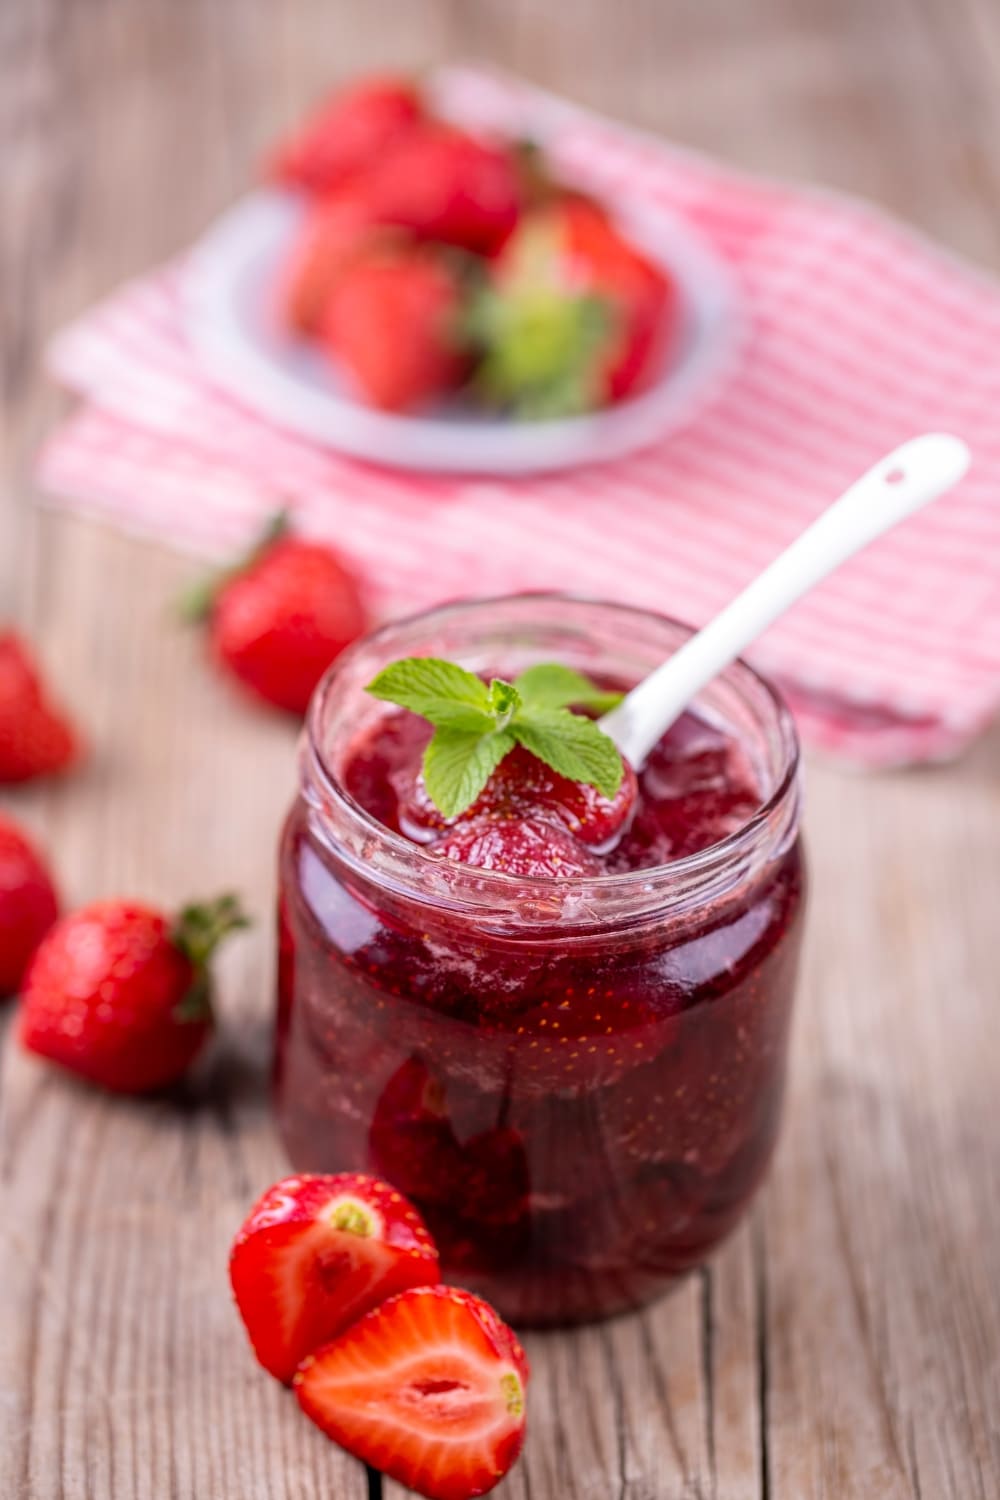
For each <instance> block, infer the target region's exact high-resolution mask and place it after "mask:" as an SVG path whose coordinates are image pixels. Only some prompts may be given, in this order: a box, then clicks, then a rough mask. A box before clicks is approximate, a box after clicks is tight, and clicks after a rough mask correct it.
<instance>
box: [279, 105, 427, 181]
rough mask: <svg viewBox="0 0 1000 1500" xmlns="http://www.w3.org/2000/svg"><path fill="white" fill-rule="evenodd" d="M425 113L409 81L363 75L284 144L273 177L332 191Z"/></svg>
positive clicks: (370, 161) (406, 131) (364, 168)
mask: <svg viewBox="0 0 1000 1500" xmlns="http://www.w3.org/2000/svg"><path fill="white" fill-rule="evenodd" d="M422 113H423V104H422V102H421V99H420V95H419V93H418V92H417V90H416V88H415V87H414V85H413V84H412V83H410V82H409V81H408V80H407V79H405V78H391V77H381V78H380V77H375V78H364V79H361V80H360V81H359V82H357V83H355V84H353V85H352V86H351V87H350V88H347V89H343V90H342V91H340V92H338V93H336V94H335V95H333V97H332V98H330V99H328V100H326V102H325V103H324V104H322V105H321V106H320V108H319V109H318V110H317V111H316V112H315V114H314V115H312V116H311V118H310V119H309V120H307V121H306V123H305V125H304V126H303V127H302V129H301V130H299V131H298V132H296V134H294V135H293V136H292V137H291V138H290V139H289V140H288V141H286V142H285V143H284V144H283V145H282V146H280V147H279V148H278V150H277V152H276V153H275V155H274V157H273V159H272V161H271V162H270V163H269V165H268V168H267V175H268V176H269V177H270V178H271V179H272V180H273V181H276V182H281V183H284V184H286V185H287V186H289V187H299V188H305V189H306V191H307V192H311V193H328V192H330V191H331V190H333V189H335V188H338V187H340V186H341V185H342V184H343V183H344V182H346V181H347V179H348V178H350V177H352V176H353V175H354V174H355V173H358V172H362V171H365V170H367V169H368V168H369V167H370V166H371V165H372V164H373V163H375V162H377V161H378V160H379V159H380V158H381V156H382V155H383V153H384V152H385V151H386V149H387V147H389V146H390V144H391V143H392V142H394V141H397V140H399V139H400V138H401V137H403V136H405V135H406V134H407V133H408V132H409V131H410V130H412V129H413V128H414V126H415V125H416V123H417V122H418V121H419V120H420V118H421V116H422Z"/></svg>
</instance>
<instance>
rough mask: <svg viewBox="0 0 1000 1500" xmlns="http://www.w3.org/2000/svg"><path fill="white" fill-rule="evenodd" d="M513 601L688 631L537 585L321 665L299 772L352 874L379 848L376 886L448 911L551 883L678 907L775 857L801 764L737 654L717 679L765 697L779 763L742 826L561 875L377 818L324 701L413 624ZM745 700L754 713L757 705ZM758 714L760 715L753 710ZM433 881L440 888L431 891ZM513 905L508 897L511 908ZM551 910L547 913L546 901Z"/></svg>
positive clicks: (760, 681)
mask: <svg viewBox="0 0 1000 1500" xmlns="http://www.w3.org/2000/svg"><path fill="white" fill-rule="evenodd" d="M513 605H518V606H525V607H527V608H530V607H531V606H532V605H538V606H552V605H565V606H566V607H567V608H569V609H592V610H601V611H607V612H611V613H612V614H614V615H617V616H618V617H622V616H624V617H631V618H634V619H636V620H639V619H642V620H645V621H646V622H647V623H651V624H654V625H657V626H659V625H662V626H664V627H666V628H667V629H668V630H673V631H677V632H680V633H682V634H683V635H685V636H689V635H692V634H694V629H693V627H691V626H690V625H687V624H685V623H684V622H683V621H680V620H676V619H674V618H672V617H671V616H669V615H666V614H662V613H660V612H659V611H656V610H649V609H645V608H642V607H641V606H638V605H631V604H623V603H619V602H617V601H614V600H606V599H600V598H596V597H592V596H588V595H585V594H577V593H572V592H561V591H549V590H539V591H530V592H524V593H514V594H504V595H495V596H490V597H480V598H465V599H458V600H454V601H449V602H448V603H446V604H441V605H437V606H435V607H433V608H431V609H426V610H419V611H416V612H414V613H412V614H410V615H407V616H403V617H400V618H397V619H393V620H392V621H390V622H388V623H386V624H384V625H381V626H379V627H378V628H377V629H376V630H373V631H370V632H369V633H368V634H366V635H365V636H363V637H362V638H361V639H359V640H358V641H356V642H354V643H353V645H351V646H350V647H348V648H347V650H345V651H344V652H342V653H341V655H340V656H339V657H338V658H337V660H336V661H335V662H334V663H333V664H332V665H331V667H330V668H329V669H328V670H327V672H326V673H325V675H324V677H323V678H322V680H321V682H320V683H319V685H318V687H317V688H316V691H315V693H314V694H313V697H312V701H311V702H310V705H309V709H308V712H307V716H306V721H305V729H304V738H303V747H302V755H303V769H302V777H303V785H304V787H305V788H306V789H308V787H309V786H310V784H313V786H314V790H315V791H316V793H317V796H315V797H314V798H313V799H312V800H313V803H314V805H315V804H316V803H317V802H318V803H319V804H320V806H321V808H322V810H323V812H324V813H325V814H326V816H327V820H328V821H330V822H331V823H333V824H334V825H335V830H334V831H335V845H336V850H337V853H338V854H340V855H342V856H344V855H346V856H348V858H349V859H350V856H351V855H352V854H353V855H354V858H353V859H350V862H351V863H355V864H356V865H357V867H358V869H359V873H362V874H366V875H367V877H368V878H369V879H371V878H373V868H372V863H373V856H374V855H375V854H376V852H377V853H378V855H379V856H380V860H379V862H380V865H381V866H382V868H381V869H380V870H379V872H378V876H377V878H378V881H379V883H380V884H383V883H387V884H388V885H389V886H391V887H393V888H395V889H396V890H397V891H398V893H399V894H401V895H410V896H413V897H416V898H417V899H419V900H421V901H426V900H430V901H431V902H432V904H442V905H447V906H449V907H453V908H454V907H463V906H464V907H468V909H469V910H476V909H478V910H480V911H481V910H482V909H483V908H484V907H494V908H496V907H500V908H503V909H504V910H506V911H507V912H508V913H510V912H511V908H512V898H514V897H515V895H516V893H520V897H521V902H522V903H523V901H524V897H525V895H527V896H528V900H529V903H532V902H537V903H538V904H539V905H540V906H541V907H545V905H546V898H551V896H552V894H553V892H554V891H556V890H558V891H559V892H560V893H570V894H571V895H575V896H577V897H578V903H582V904H584V905H586V906H587V907H591V906H593V905H594V904H595V903H599V904H600V905H601V907H602V908H603V907H604V905H605V903H610V905H612V906H614V907H622V908H628V907H629V905H630V904H631V903H632V902H633V901H635V900H637V899H640V898H641V896H642V895H643V894H644V893H651V892H652V891H653V890H654V889H655V890H656V891H658V892H659V893H660V897H661V902H662V900H663V897H664V896H665V895H668V894H669V895H670V896H672V897H674V898H675V899H670V900H669V905H670V907H671V909H675V908H677V909H683V907H684V906H685V905H686V904H687V903H686V902H685V901H684V900H683V895H684V893H685V892H687V893H690V894H692V895H695V896H696V898H697V899H698V900H699V901H702V900H704V899H705V896H706V894H708V895H711V894H712V888H713V887H714V886H715V885H716V884H717V883H718V881H719V880H725V877H726V875H727V874H728V875H729V876H730V877H731V875H732V872H733V870H734V869H737V870H739V869H743V870H752V869H754V868H756V867H757V866H759V865H760V864H761V863H765V862H767V859H769V858H771V857H773V852H774V849H775V847H776V846H777V845H779V844H780V843H781V834H782V832H784V833H786V834H787V833H788V831H789V830H791V832H792V834H794V831H795V829H796V828H797V823H798V781H799V761H800V754H799V740H798V734H797V732H796V729H795V723H794V720H793V718H792V715H791V712H790V710H789V709H788V707H787V705H786V704H785V701H784V699H783V698H782V696H781V694H780V693H779V692H778V690H777V688H776V687H775V686H774V685H773V684H772V683H771V682H769V681H768V679H767V678H766V677H764V676H763V675H762V674H761V673H759V672H758V671H757V670H756V669H755V668H754V667H752V666H751V665H750V664H749V663H748V662H746V661H745V660H744V659H743V658H742V657H738V658H737V659H736V661H734V662H733V663H732V664H731V665H730V666H729V667H727V668H725V670H724V671H723V672H722V673H720V674H719V679H718V680H720V681H722V680H727V681H728V682H729V684H730V685H731V686H735V687H736V688H737V691H738V692H739V693H740V696H741V698H742V699H743V700H744V702H746V701H748V697H749V694H748V692H747V691H743V690H742V689H745V688H748V687H749V688H752V689H754V690H756V692H757V694H758V695H759V696H760V697H761V698H762V699H763V702H764V703H765V704H766V705H767V711H768V713H769V714H770V718H771V723H770V725H768V724H767V723H763V728H764V729H765V730H766V731H770V733H771V735H772V737H773V739H774V740H775V742H776V744H777V749H778V765H777V769H776V771H775V772H774V773H773V785H772V788H771V790H770V792H769V793H768V795H767V796H766V797H764V798H763V799H762V801H761V802H760V804H759V805H758V807H757V808H756V809H755V811H754V813H753V814H752V815H751V816H750V817H749V818H748V819H747V820H746V821H745V822H744V823H742V824H741V825H740V827H739V828H737V829H735V830H734V831H733V832H732V833H729V834H727V835H726V836H725V837H724V838H722V839H719V840H717V841H716V842H715V843H713V844H709V845H708V846H707V847H706V848H704V849H700V850H698V851H696V852H695V853H693V854H687V855H683V856H681V857H680V858H678V859H675V860H668V861H667V862H665V863H664V864H661V865H655V866H652V867H647V868H644V869H638V870H626V871H620V872H615V873H610V872H609V873H607V874H601V875H583V876H581V875H574V876H560V877H558V878H556V877H552V876H547V875H535V876H521V875H513V874H510V873H508V872H506V871H499V870H483V869H479V868H478V867H473V866H468V865H462V864H459V863H458V862H457V861H454V860H445V859H442V858H441V857H440V856H439V855H434V854H433V853H431V851H430V850H429V849H428V848H427V847H425V846H423V845H420V844H417V843H414V842H413V841H412V840H410V839H408V838H406V837H405V835H403V834H401V833H395V832H393V830H392V829H390V828H387V827H386V826H385V825H384V824H383V823H380V822H379V820H378V819H377V818H376V817H375V816H374V815H373V814H372V813H370V812H368V811H367V809H366V808H365V807H363V806H362V804H361V803H360V802H358V801H356V800H355V798H354V797H352V796H351V794H350V793H349V792H348V791H347V790H346V788H345V787H344V786H343V785H342V783H341V782H340V780H339V778H338V776H337V774H336V772H335V770H334V769H333V768H332V767H331V765H330V764H329V763H328V760H327V757H326V755H325V753H324V734H323V730H324V726H325V724H326V721H327V716H328V714H329V708H330V701H331V698H332V696H333V695H334V693H335V692H336V690H337V688H338V686H339V685H340V684H342V683H343V681H344V679H345V678H347V677H348V676H349V675H350V673H351V671H352V669H355V668H356V666H357V664H358V663H359V662H360V661H361V660H363V659H364V657H365V655H366V654H367V653H369V652H371V651H373V650H374V651H376V652H377V650H378V648H379V646H380V645H383V644H384V643H385V642H387V641H391V640H393V639H394V638H395V637H397V636H399V635H403V634H405V633H406V632H407V631H408V630H412V628H413V627H415V626H426V627H427V630H428V633H430V632H431V631H432V630H433V629H434V628H435V627H436V626H439V625H441V624H444V623H447V622H448V621H449V620H452V619H457V618H460V617H461V616H462V615H466V614H471V613H472V612H473V611H475V612H476V613H477V614H485V613H488V612H489V611H490V610H498V609H500V608H501V607H508V608H509V607H511V606H513ZM696 701H697V700H696ZM751 707H752V710H753V708H754V706H753V705H751ZM756 717H757V718H759V719H763V716H762V715H760V714H759V713H756ZM779 825H780V826H779ZM762 856H766V858H764V857H762ZM442 874H444V879H443V882H442ZM425 883H426V884H425ZM727 883H728V882H727ZM428 884H429V885H430V887H431V889H430V890H428V888H427V885H428ZM406 887H409V889H406ZM435 888H439V889H437V891H436V893H435ZM668 888H669V892H668ZM438 898H440V899H438ZM519 904H520V903H518V902H517V901H514V902H513V908H514V911H515V912H516V911H517V908H518V906H519ZM549 911H550V913H551V905H550V904H549Z"/></svg>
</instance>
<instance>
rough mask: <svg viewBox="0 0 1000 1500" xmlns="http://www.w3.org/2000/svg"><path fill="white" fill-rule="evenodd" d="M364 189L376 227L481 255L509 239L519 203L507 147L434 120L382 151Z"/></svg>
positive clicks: (514, 164)
mask: <svg viewBox="0 0 1000 1500" xmlns="http://www.w3.org/2000/svg"><path fill="white" fill-rule="evenodd" d="M367 192H368V196H369V201H370V203H371V205H372V208H373V210H374V213H375V216H376V218H377V219H378V220H379V221H380V222H381V223H384V224H398V225H399V226H400V227H401V228H403V229H409V230H411V231H412V232H413V233H414V234H415V235H418V236H420V237H421V238H425V239H431V240H437V241H439V242H440V243H441V244H445V245H458V246H460V247H461V248H463V249H465V250H470V251H473V252H476V253H478V254H482V255H489V254H491V253H492V252H493V251H495V250H497V249H499V247H500V246H501V245H502V244H503V242H504V241H505V240H506V239H507V237H508V236H509V235H510V234H511V232H512V231H513V229H514V227H515V225H516V224H517V220H518V213H519V210H520V198H521V189H520V183H519V180H518V169H517V159H516V156H515V153H514V150H513V148H512V147H510V146H499V145H494V144H492V143H488V142H485V141H479V140H476V138H475V137H474V136H472V135H469V134H468V132H467V131H464V130H459V129H457V128H456V127H455V126H452V125H444V124H441V123H437V122H435V123H427V124H425V125H424V126H423V127H422V128H421V129H419V130H412V131H410V132H409V133H408V135H407V136H406V138H405V139H404V140H401V141H400V142H399V143H398V144H397V145H396V146H395V148H394V149H393V150H391V151H387V152H386V153H385V155H384V156H383V157H382V158H381V160H380V161H379V162H378V163H377V164H376V165H375V166H374V167H373V169H372V171H371V174H370V177H369V180H368V184H367Z"/></svg>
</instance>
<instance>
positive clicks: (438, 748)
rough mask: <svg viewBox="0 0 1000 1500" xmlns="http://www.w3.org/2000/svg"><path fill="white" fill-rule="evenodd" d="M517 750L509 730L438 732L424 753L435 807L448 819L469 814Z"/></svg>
mask: <svg viewBox="0 0 1000 1500" xmlns="http://www.w3.org/2000/svg"><path fill="white" fill-rule="evenodd" d="M608 743H609V744H610V741H609V742H608ZM513 748H514V735H513V732H512V731H511V730H509V729H500V730H497V729H494V730H491V731H490V732H489V733H487V734H475V733H469V732H468V731H465V730H461V729H446V728H444V729H438V730H437V731H436V733H435V735H434V738H433V739H432V740H431V742H430V744H429V745H428V746H427V749H426V750H425V751H424V783H425V785H426V787H427V794H428V796H429V797H430V799H431V801H432V802H433V803H434V805H435V807H437V808H438V809H439V811H440V812H442V813H444V815H445V817H446V818H455V817H457V816H458V814H459V813H463V812H465V810H466V808H469V807H471V806H472V804H473V802H475V800H476V798H477V797H478V796H479V794H480V792H481V791H482V790H483V788H484V787H485V785H486V783H487V782H488V781H489V779H490V776H491V775H492V774H493V772H494V771H495V770H496V768H497V766H498V765H499V764H500V762H501V761H502V760H503V758H504V756H505V755H506V754H507V752H508V750H513Z"/></svg>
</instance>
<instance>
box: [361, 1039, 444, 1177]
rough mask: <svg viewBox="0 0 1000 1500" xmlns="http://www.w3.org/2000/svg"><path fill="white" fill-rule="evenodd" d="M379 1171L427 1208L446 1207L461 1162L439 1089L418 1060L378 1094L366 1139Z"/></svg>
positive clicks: (405, 1065) (404, 1065)
mask: <svg viewBox="0 0 1000 1500" xmlns="http://www.w3.org/2000/svg"><path fill="white" fill-rule="evenodd" d="M368 1143H369V1150H370V1152H371V1159H372V1161H373V1163H374V1165H375V1167H376V1168H377V1170H378V1171H379V1172H382V1173H383V1174H384V1175H385V1176H386V1177H388V1178H389V1180H390V1181H391V1182H393V1183H395V1185H396V1186H397V1187H398V1188H400V1189H401V1191H402V1192H404V1193H409V1194H411V1195H412V1196H413V1197H414V1198H418V1199H420V1200H421V1201H423V1202H426V1203H449V1202H450V1201H451V1200H452V1198H453V1197H454V1195H455V1192H456V1191H457V1185H458V1184H460V1183H461V1182H462V1181H463V1180H464V1177H465V1159H464V1157H463V1154H462V1148H461V1147H460V1146H459V1144H458V1140H457V1138H456V1136H455V1132H454V1129H453V1128H452V1124H451V1120H450V1119H449V1117H448V1113H447V1110H446V1107H445V1094H444V1089H443V1088H442V1086H441V1084H440V1083H439V1082H438V1080H437V1079H436V1078H434V1077H433V1076H432V1074H431V1073H430V1072H429V1071H428V1069H427V1065H426V1063H424V1062H422V1061H421V1059H420V1058H419V1057H408V1058H407V1059H406V1061H405V1062H404V1063H401V1064H400V1066H399V1067H398V1068H397V1069H396V1071H395V1073H393V1075H392V1077H391V1078H390V1079H389V1081H388V1083H387V1084H386V1085H385V1088H384V1089H383V1090H382V1093H381V1094H380V1095H379V1099H378V1103H377V1104H376V1106H375V1112H374V1114H373V1116H372V1123H371V1130H370V1132H369V1137H368Z"/></svg>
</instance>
